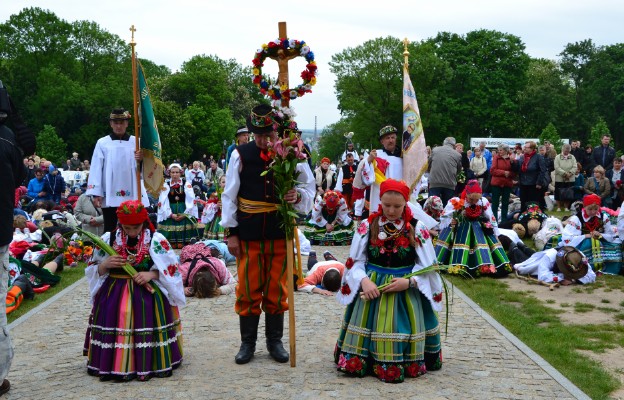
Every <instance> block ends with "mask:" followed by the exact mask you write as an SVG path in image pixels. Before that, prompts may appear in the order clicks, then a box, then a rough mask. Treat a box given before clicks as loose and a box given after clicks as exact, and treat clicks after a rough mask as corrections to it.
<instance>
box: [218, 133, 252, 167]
mask: <svg viewBox="0 0 624 400" xmlns="http://www.w3.org/2000/svg"><path fill="white" fill-rule="evenodd" d="M235 140H236V143H232V144H231V145H230V147H228V149H227V153H226V154H225V169H224V171H227V167H228V164H229V163H230V157H231V156H232V152H233V151H234V149H235V148H236V146H239V145H241V144H246V143H248V142H249V129H247V127H246V126H241V127H239V128H238V129H237V130H236V138H235Z"/></svg>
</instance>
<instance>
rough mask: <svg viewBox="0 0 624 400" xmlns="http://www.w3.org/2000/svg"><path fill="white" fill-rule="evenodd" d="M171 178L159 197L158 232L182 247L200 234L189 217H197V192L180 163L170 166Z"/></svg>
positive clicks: (179, 247) (176, 245) (177, 246)
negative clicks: (183, 174) (183, 173)
mask: <svg viewBox="0 0 624 400" xmlns="http://www.w3.org/2000/svg"><path fill="white" fill-rule="evenodd" d="M169 174H170V175H171V179H170V180H169V181H167V182H165V183H164V186H163V189H162V191H161V192H160V196H159V198H158V232H160V233H162V234H163V235H164V236H165V238H166V239H167V240H168V241H169V242H170V243H171V244H172V245H173V246H174V247H175V248H178V249H181V248H182V247H183V246H184V245H185V244H187V243H189V242H190V241H191V239H193V238H197V237H198V236H199V234H198V232H197V228H196V226H195V224H194V223H193V222H192V221H190V220H189V217H195V218H197V217H198V215H197V205H196V204H195V192H194V191H193V187H192V186H191V183H190V182H185V181H184V180H183V179H182V167H181V166H180V164H171V165H170V166H169Z"/></svg>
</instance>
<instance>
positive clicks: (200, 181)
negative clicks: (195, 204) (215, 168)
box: [184, 161, 206, 192]
mask: <svg viewBox="0 0 624 400" xmlns="http://www.w3.org/2000/svg"><path fill="white" fill-rule="evenodd" d="M184 178H185V179H186V181H187V182H190V183H191V186H199V188H200V189H201V191H202V192H205V191H206V187H205V186H204V181H205V180H206V174H204V171H202V169H201V168H200V164H199V161H193V168H191V169H187V170H186V171H185V172H184Z"/></svg>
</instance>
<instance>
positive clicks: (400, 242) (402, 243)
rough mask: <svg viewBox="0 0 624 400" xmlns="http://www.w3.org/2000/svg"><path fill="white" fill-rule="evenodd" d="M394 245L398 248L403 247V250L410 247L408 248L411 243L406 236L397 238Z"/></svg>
mask: <svg viewBox="0 0 624 400" xmlns="http://www.w3.org/2000/svg"><path fill="white" fill-rule="evenodd" d="M394 244H395V245H396V246H397V247H403V248H405V247H408V246H409V244H410V242H409V239H408V238H406V237H405V236H399V237H398V238H396V240H395V241H394Z"/></svg>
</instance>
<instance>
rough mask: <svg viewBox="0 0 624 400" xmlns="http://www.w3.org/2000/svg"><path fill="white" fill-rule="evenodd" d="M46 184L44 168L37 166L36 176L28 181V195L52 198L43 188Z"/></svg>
mask: <svg viewBox="0 0 624 400" xmlns="http://www.w3.org/2000/svg"><path fill="white" fill-rule="evenodd" d="M44 185H45V182H44V181H43V170H42V169H41V168H37V169H36V170H35V177H34V178H33V179H31V180H30V182H28V196H30V197H32V198H33V199H35V200H50V199H51V196H50V195H49V194H48V193H47V192H45V191H44V190H43V186H44Z"/></svg>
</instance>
